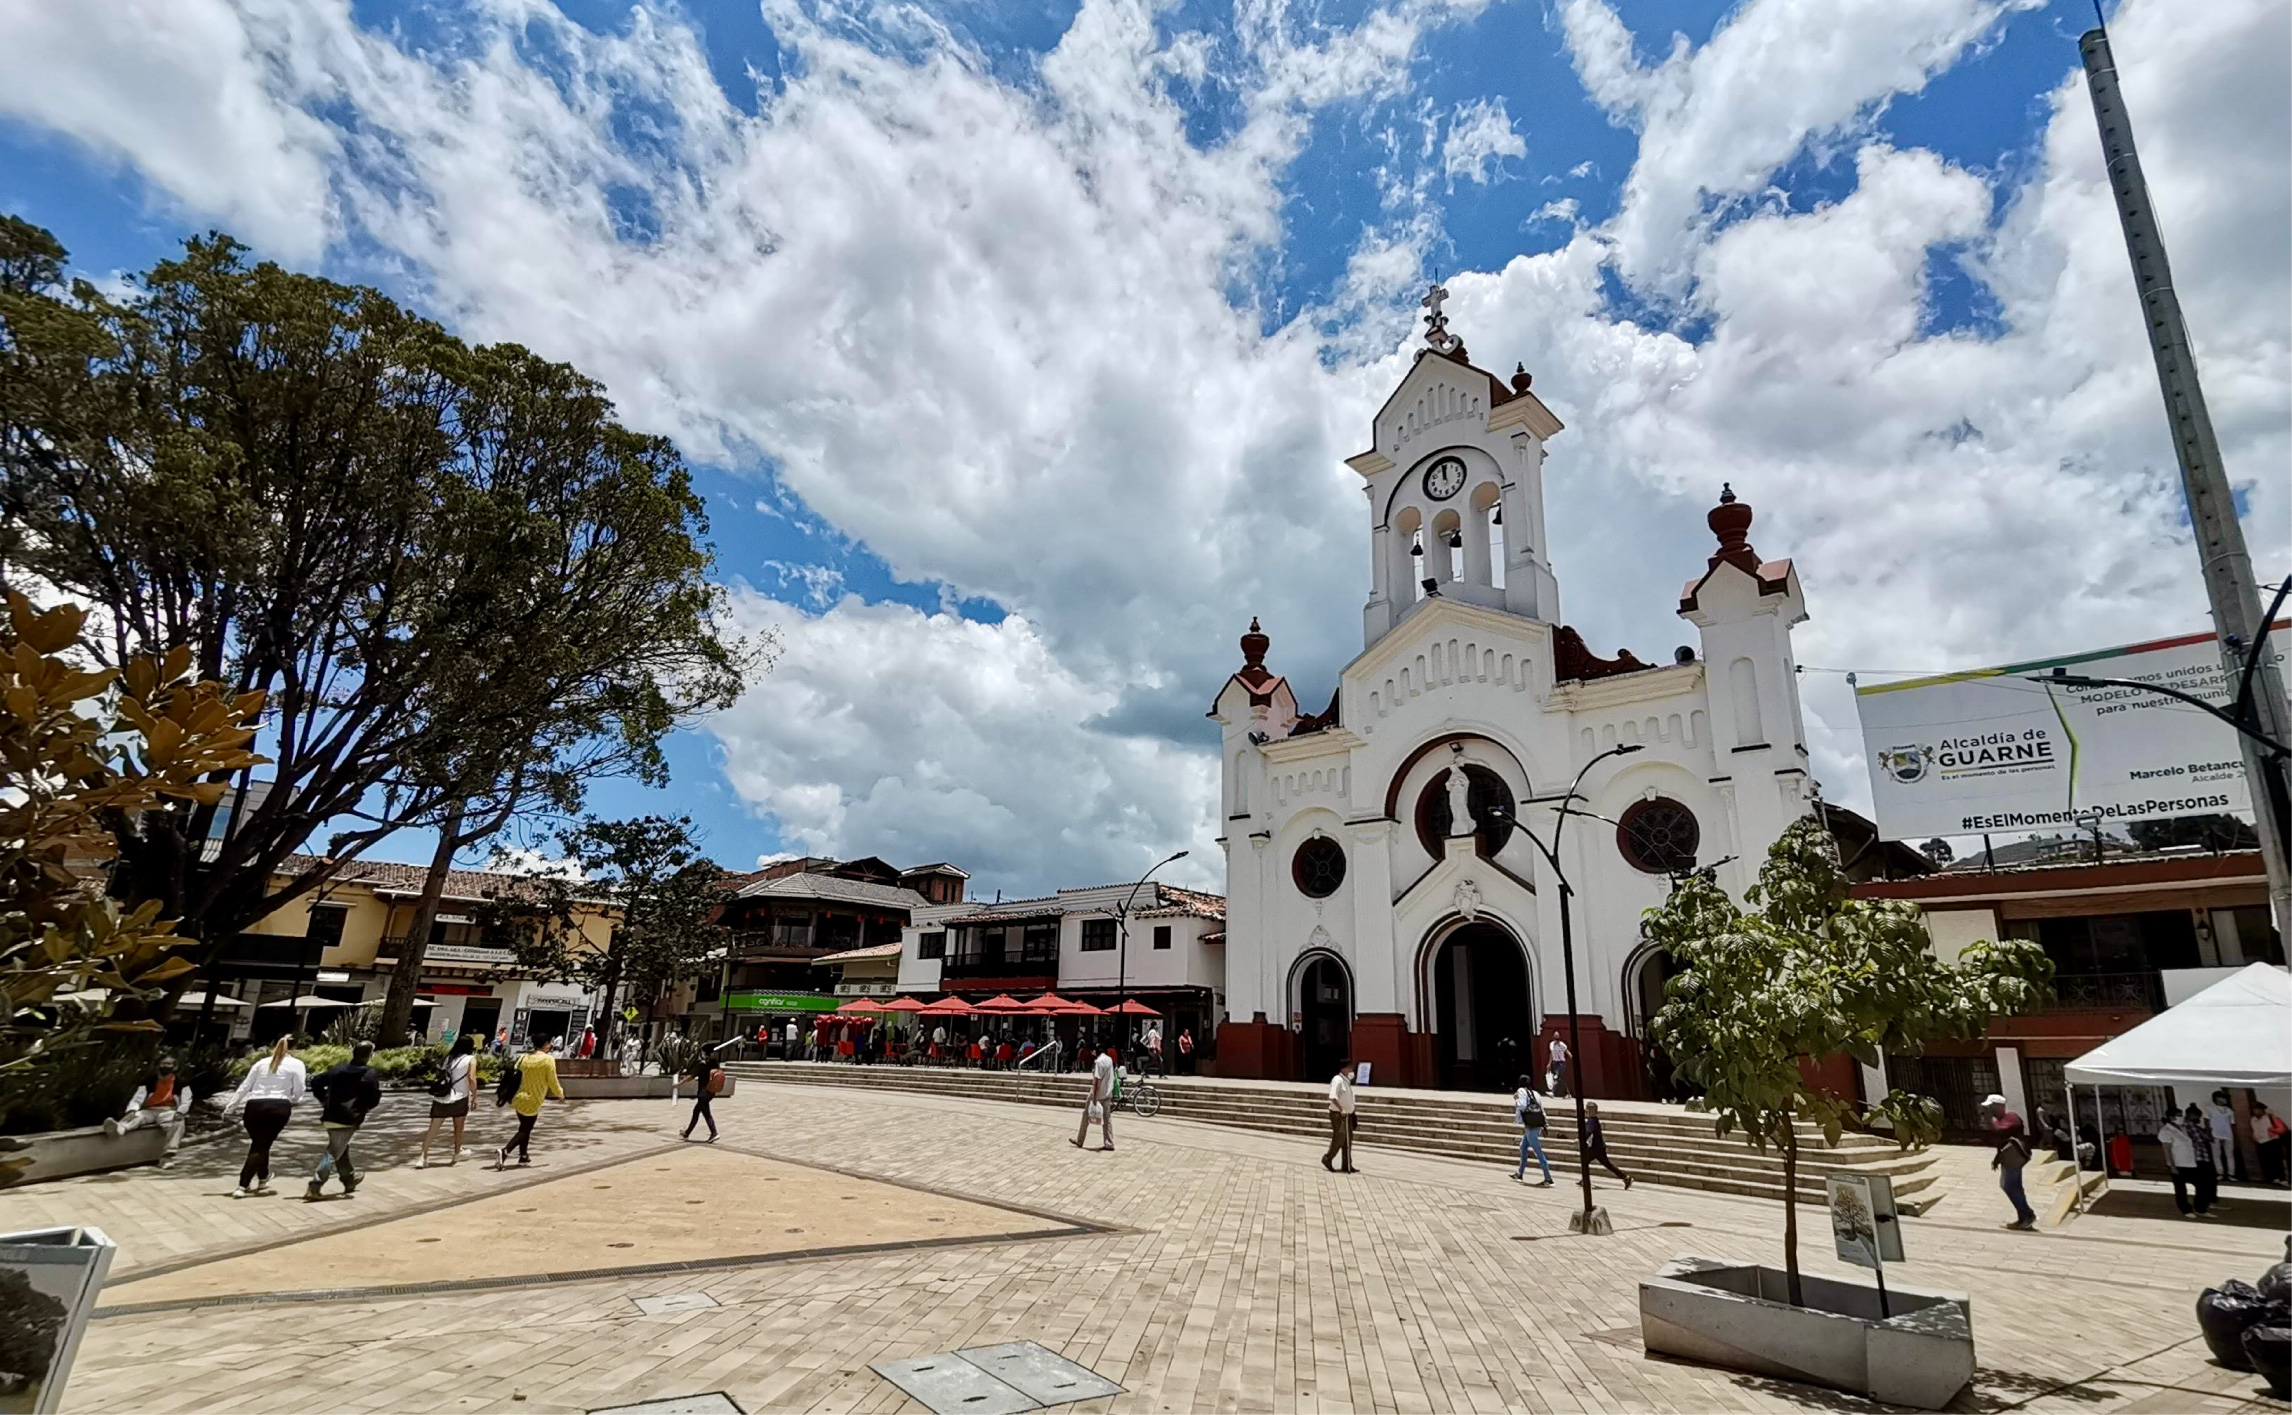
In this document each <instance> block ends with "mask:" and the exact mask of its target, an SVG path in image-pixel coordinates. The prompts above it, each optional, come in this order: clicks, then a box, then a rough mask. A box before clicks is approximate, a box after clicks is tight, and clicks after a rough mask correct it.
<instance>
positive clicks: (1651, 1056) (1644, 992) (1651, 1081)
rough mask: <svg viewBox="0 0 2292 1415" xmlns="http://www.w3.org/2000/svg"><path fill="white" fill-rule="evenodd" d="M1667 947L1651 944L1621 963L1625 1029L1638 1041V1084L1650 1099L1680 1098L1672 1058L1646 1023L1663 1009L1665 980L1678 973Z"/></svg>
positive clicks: (1669, 979)
mask: <svg viewBox="0 0 2292 1415" xmlns="http://www.w3.org/2000/svg"><path fill="white" fill-rule="evenodd" d="M1678 971H1679V970H1678V968H1677V966H1676V965H1674V964H1673V962H1672V960H1671V953H1670V951H1669V950H1668V949H1662V948H1654V949H1648V950H1645V951H1643V952H1641V953H1638V954H1635V955H1634V956H1633V958H1632V961H1631V962H1630V963H1628V964H1626V965H1625V967H1624V980H1623V981H1624V1013H1625V1022H1626V1029H1627V1030H1628V1031H1629V1032H1630V1033H1631V1039H1632V1041H1633V1042H1635V1043H1637V1045H1638V1050H1639V1065H1640V1079H1641V1084H1642V1085H1644V1086H1645V1087H1646V1088H1647V1097H1648V1099H1650V1100H1659V1101H1670V1100H1680V1099H1682V1098H1683V1097H1682V1095H1681V1093H1680V1082H1679V1080H1678V1078H1677V1076H1676V1075H1675V1074H1674V1073H1673V1071H1672V1065H1671V1058H1670V1057H1669V1056H1668V1055H1666V1054H1665V1052H1664V1050H1663V1048H1662V1047H1661V1046H1658V1045H1657V1044H1656V1040H1655V1035H1654V1029H1653V1028H1652V1027H1651V1026H1650V1025H1649V1024H1650V1023H1652V1022H1653V1021H1654V1020H1655V1014H1656V1013H1658V1012H1661V1011H1662V1010H1663V1001H1664V998H1663V988H1664V984H1666V983H1668V982H1670V981H1671V979H1672V978H1673V976H1674V975H1676V974H1677V973H1678Z"/></svg>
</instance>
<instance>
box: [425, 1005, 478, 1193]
mask: <svg viewBox="0 0 2292 1415" xmlns="http://www.w3.org/2000/svg"><path fill="white" fill-rule="evenodd" d="M477 1082H478V1073H477V1039H476V1038H475V1037H472V1036H471V1035H470V1034H469V1033H467V1032H464V1033H463V1034H462V1035H460V1036H458V1037H456V1038H454V1047H453V1050H452V1051H449V1052H447V1053H446V1064H445V1065H444V1066H442V1067H440V1068H439V1069H438V1075H437V1079H435V1080H433V1081H431V1082H430V1128H429V1129H428V1130H425V1131H423V1132H422V1153H421V1157H420V1158H418V1159H416V1160H415V1161H414V1168H416V1169H428V1168H429V1167H430V1142H431V1141H433V1140H435V1139H437V1138H438V1126H439V1125H440V1124H442V1123H443V1122H445V1121H448V1120H451V1121H452V1122H453V1123H454V1150H453V1154H452V1155H451V1156H450V1157H449V1158H448V1159H447V1160H446V1163H447V1164H449V1165H454V1164H459V1163H461V1158H462V1131H463V1130H464V1129H465V1128H466V1127H467V1126H468V1125H469V1123H470V1097H472V1096H474V1095H476V1094H477Z"/></svg>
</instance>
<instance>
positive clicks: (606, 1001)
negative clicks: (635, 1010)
mask: <svg viewBox="0 0 2292 1415" xmlns="http://www.w3.org/2000/svg"><path fill="white" fill-rule="evenodd" d="M620 982H621V931H620V930H619V929H615V930H613V933H612V937H611V938H610V939H609V940H608V941H607V943H606V944H605V979H604V986H603V987H601V988H599V989H598V991H597V1015H598V1016H599V1017H601V1018H603V1019H604V1020H605V1025H606V1026H607V1027H608V1028H610V1027H611V1026H612V1025H613V1024H614V1022H615V1021H616V1015H615V1013H614V1011H613V993H614V992H615V990H617V989H618V988H619V986H620ZM606 1035H607V1036H610V1035H612V1033H611V1032H610V1031H608V1032H607V1033H606Z"/></svg>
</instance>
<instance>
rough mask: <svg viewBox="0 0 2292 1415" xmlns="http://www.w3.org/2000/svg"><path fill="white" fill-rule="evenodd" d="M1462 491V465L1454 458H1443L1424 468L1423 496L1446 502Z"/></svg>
mask: <svg viewBox="0 0 2292 1415" xmlns="http://www.w3.org/2000/svg"><path fill="white" fill-rule="evenodd" d="M1462 490H1464V463H1463V462H1461V461H1459V460H1457V459H1456V458H1454V457H1443V458H1441V459H1440V460H1439V461H1437V462H1435V463H1433V464H1432V465H1431V466H1429V467H1427V468H1425V495H1427V496H1429V497H1431V498H1432V499H1433V500H1435V501H1446V500H1448V499H1449V498H1450V497H1452V496H1454V495H1456V494H1457V493H1458V492H1460V491H1462Z"/></svg>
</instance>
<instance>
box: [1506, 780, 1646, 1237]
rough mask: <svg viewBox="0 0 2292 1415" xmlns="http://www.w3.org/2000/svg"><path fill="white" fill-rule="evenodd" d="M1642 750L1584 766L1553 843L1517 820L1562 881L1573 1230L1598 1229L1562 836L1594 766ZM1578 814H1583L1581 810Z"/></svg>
mask: <svg viewBox="0 0 2292 1415" xmlns="http://www.w3.org/2000/svg"><path fill="white" fill-rule="evenodd" d="M1638 750H1640V746H1639V744H1638V743H1636V742H1624V743H1619V744H1617V745H1616V746H1613V747H1610V748H1608V749H1607V750H1606V751H1604V752H1602V753H1600V754H1599V755H1598V756H1596V757H1594V758H1592V759H1591V760H1590V761H1588V762H1585V763H1584V769H1583V770H1582V771H1579V772H1577V773H1576V779H1575V780H1574V781H1572V782H1570V783H1568V790H1567V794H1565V795H1563V796H1562V797H1560V805H1559V812H1560V820H1559V823H1558V824H1556V825H1554V826H1553V827H1552V843H1551V844H1549V845H1546V844H1545V843H1544V841H1543V839H1542V838H1541V837H1539V836H1538V835H1537V834H1536V832H1535V831H1533V830H1531V829H1529V828H1528V823H1527V822H1525V821H1520V820H1517V819H1516V820H1515V822H1514V823H1515V824H1517V825H1518V826H1519V827H1520V833H1521V834H1523V835H1525V836H1527V837H1528V841H1529V843H1530V844H1532V845H1534V846H1535V847H1536V850H1537V853H1539V854H1541V855H1542V856H1543V857H1544V862H1545V863H1546V864H1548V865H1550V866H1551V867H1552V877H1553V878H1554V879H1557V880H1558V881H1559V882H1560V975H1561V981H1562V983H1563V984H1564V986H1565V988H1566V991H1567V999H1568V1060H1569V1061H1570V1062H1571V1063H1572V1064H1573V1065H1574V1066H1575V1068H1576V1074H1575V1076H1574V1077H1573V1078H1572V1079H1573V1080H1574V1082H1575V1084H1574V1085H1573V1086H1572V1087H1570V1090H1571V1091H1572V1092H1573V1094H1572V1095H1571V1096H1570V1097H1569V1099H1571V1100H1573V1101H1574V1102H1575V1103H1576V1169H1577V1175H1578V1178H1579V1179H1580V1181H1581V1182H1582V1184H1583V1189H1584V1208H1583V1212H1582V1213H1580V1214H1578V1215H1576V1217H1575V1220H1574V1221H1573V1222H1572V1223H1571V1224H1570V1225H1569V1230H1570V1231H1571V1232H1575V1233H1592V1232H1594V1231H1596V1230H1595V1229H1594V1227H1593V1218H1592V1215H1593V1214H1594V1213H1596V1212H1597V1210H1596V1209H1595V1208H1594V1207H1593V1205H1592V1153H1591V1147H1590V1146H1588V1145H1587V1144H1585V1143H1584V1053H1583V1040H1582V1035H1581V1033H1582V1029H1581V1027H1580V1026H1579V1025H1578V1024H1577V1021H1576V936H1575V931H1574V927H1573V926H1572V925H1571V924H1570V922H1569V914H1570V912H1571V911H1570V909H1569V907H1568V902H1569V901H1570V900H1571V899H1573V898H1575V895H1576V890H1575V886H1573V885H1571V884H1569V883H1568V873H1567V871H1566V870H1563V869H1562V868H1560V836H1561V833H1562V832H1564V831H1565V830H1567V828H1568V815H1569V812H1570V807H1571V805H1572V803H1573V802H1574V801H1575V800H1576V788H1577V787H1579V786H1582V785H1583V784H1584V778H1585V777H1586V776H1588V775H1590V774H1591V770H1592V768H1593V767H1595V766H1598V765H1599V764H1600V763H1601V762H1604V761H1606V760H1607V759H1608V758H1609V757H1621V756H1628V755H1630V754H1631V753H1633V752H1636V751H1638ZM1577 814H1579V815H1580V814H1583V813H1582V812H1577ZM1534 1064H1535V1060H1534V1058H1532V1057H1531V1058H1530V1060H1529V1065H1531V1066H1533V1065H1534Z"/></svg>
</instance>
